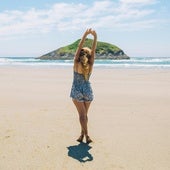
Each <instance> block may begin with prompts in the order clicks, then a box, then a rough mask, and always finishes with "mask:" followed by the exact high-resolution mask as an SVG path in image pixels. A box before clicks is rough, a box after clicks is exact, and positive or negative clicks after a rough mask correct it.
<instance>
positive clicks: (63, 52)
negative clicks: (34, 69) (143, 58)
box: [37, 38, 130, 60]
mask: <svg viewBox="0 0 170 170" xmlns="http://www.w3.org/2000/svg"><path fill="white" fill-rule="evenodd" d="M79 42H80V39H78V40H77V41H75V42H74V43H72V44H70V45H67V46H65V47H60V48H58V49H57V50H54V51H52V52H49V53H47V54H45V55H42V56H40V57H37V59H42V60H69V59H73V57H74V54H75V52H76V49H77V46H78V44H79ZM92 42H93V40H92V39H89V38H86V40H85V43H84V47H89V48H91V46H92ZM95 59H114V60H121V59H130V57H129V56H127V55H126V54H125V53H124V51H123V50H121V49H120V48H119V47H117V46H115V45H112V44H109V43H106V42H101V41H97V47H96V55H95Z"/></svg>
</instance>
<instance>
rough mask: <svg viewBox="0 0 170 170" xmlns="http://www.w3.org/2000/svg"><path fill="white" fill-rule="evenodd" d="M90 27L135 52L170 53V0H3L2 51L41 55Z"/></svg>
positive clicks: (146, 54) (3, 53) (0, 9)
mask: <svg viewBox="0 0 170 170" xmlns="http://www.w3.org/2000/svg"><path fill="white" fill-rule="evenodd" d="M87 28H92V29H94V30H95V31H96V32H97V37H98V41H103V42H108V43H111V44H113V45H116V46H118V47H119V48H121V49H122V50H123V51H124V52H125V53H126V54H127V55H128V56H130V57H170V1H169V0H94V1H91V0H86V1H80V0H72V1H70V0H0V57H39V56H41V55H44V54H46V53H48V52H51V51H53V50H56V49H58V48H60V47H63V46H65V45H69V44H71V43H73V42H74V41H76V40H77V39H79V38H81V37H82V35H83V33H84V31H85V30H86V29H87ZM89 38H92V37H90V36H89Z"/></svg>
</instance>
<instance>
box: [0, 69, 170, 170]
mask: <svg viewBox="0 0 170 170" xmlns="http://www.w3.org/2000/svg"><path fill="white" fill-rule="evenodd" d="M71 83H72V68H36V67H26V68H23V67H18V68H17V67H1V68H0V170H170V70H161V69H160V70H151V69H148V70H135V69H99V68H96V69H94V72H93V74H92V76H91V84H92V87H93V91H94V95H95V99H94V101H93V102H92V105H91V107H90V110H89V123H88V126H89V133H90V136H91V138H92V139H93V141H94V142H93V143H92V144H90V145H86V144H79V143H78V142H76V139H77V137H78V135H79V129H80V125H79V122H78V114H77V111H76V109H75V107H74V105H73V103H72V101H71V99H70V97H69V93H70V88H71Z"/></svg>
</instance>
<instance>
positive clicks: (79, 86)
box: [70, 71, 93, 102]
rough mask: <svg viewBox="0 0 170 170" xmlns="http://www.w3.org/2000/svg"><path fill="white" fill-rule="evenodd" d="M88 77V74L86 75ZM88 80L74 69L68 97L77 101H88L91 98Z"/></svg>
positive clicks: (91, 93)
mask: <svg viewBox="0 0 170 170" xmlns="http://www.w3.org/2000/svg"><path fill="white" fill-rule="evenodd" d="M88 77H89V78H90V74H89V76H88ZM89 78H88V80H85V78H84V76H83V74H80V73H78V72H75V71H74V78H73V84H72V88H71V93H70V97H72V99H75V100H77V101H79V102H90V101H92V100H93V91H92V88H91V85H90V82H89Z"/></svg>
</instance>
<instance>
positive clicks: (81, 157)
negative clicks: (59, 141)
mask: <svg viewBox="0 0 170 170" xmlns="http://www.w3.org/2000/svg"><path fill="white" fill-rule="evenodd" d="M91 148H92V147H91V146H89V145H88V144H86V143H83V142H82V143H80V144H78V145H73V146H69V147H67V149H68V156H70V157H72V158H74V159H76V160H78V161H79V162H84V163H85V162H87V161H92V160H93V156H92V155H91V154H90V153H89V150H90V149H91Z"/></svg>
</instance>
